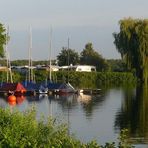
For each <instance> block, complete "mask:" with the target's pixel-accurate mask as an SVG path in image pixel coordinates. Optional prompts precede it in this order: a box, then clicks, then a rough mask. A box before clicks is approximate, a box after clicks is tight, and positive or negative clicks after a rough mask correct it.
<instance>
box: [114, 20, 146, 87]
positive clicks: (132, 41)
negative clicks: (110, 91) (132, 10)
mask: <svg viewBox="0 0 148 148" xmlns="http://www.w3.org/2000/svg"><path fill="white" fill-rule="evenodd" d="M119 24H120V32H119V33H114V34H113V36H114V38H115V40H114V44H115V45H116V48H117V50H118V51H119V52H120V53H121V56H122V58H123V59H124V60H125V61H126V64H127V67H128V68H129V69H130V70H131V69H135V71H136V75H137V77H138V78H140V79H141V81H142V82H144V83H145V84H148V20H147V19H144V20H141V19H132V18H128V19H123V20H120V22H119Z"/></svg>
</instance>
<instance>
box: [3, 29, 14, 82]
mask: <svg viewBox="0 0 148 148" xmlns="http://www.w3.org/2000/svg"><path fill="white" fill-rule="evenodd" d="M8 37H9V26H8V27H7V29H6V46H5V53H6V59H7V83H8V81H9V72H10V82H11V83H13V80H12V71H11V63H10V55H9V53H8Z"/></svg>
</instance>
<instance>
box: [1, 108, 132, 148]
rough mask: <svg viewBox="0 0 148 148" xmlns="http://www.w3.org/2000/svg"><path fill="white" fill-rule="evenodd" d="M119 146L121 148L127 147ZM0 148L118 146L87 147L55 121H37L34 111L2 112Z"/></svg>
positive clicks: (112, 147)
mask: <svg viewBox="0 0 148 148" xmlns="http://www.w3.org/2000/svg"><path fill="white" fill-rule="evenodd" d="M121 140H122V141H123V142H121V141H120V142H119V145H118V147H122V145H124V146H128V147H130V145H128V143H126V145H125V141H126V140H125V138H124V140H123V139H121ZM0 147H2V148H13V147H15V148H20V147H22V148H24V147H26V148H32V147H33V148H41V147H44V148H47V147H48V148H50V147H51V148H81V147H82V148H103V147H104V148H114V147H115V143H106V144H105V146H100V145H99V144H98V143H97V142H96V141H91V142H89V143H87V144H84V143H82V142H81V141H79V140H77V139H76V138H75V137H71V136H69V135H68V132H67V127H66V125H65V124H60V123H58V121H57V120H56V119H54V120H53V119H51V118H48V120H46V122H45V120H44V119H40V120H36V112H35V109H30V110H28V111H26V112H24V113H22V112H19V111H13V113H12V112H11V110H9V109H1V108H0Z"/></svg>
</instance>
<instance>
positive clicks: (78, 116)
mask: <svg viewBox="0 0 148 148" xmlns="http://www.w3.org/2000/svg"><path fill="white" fill-rule="evenodd" d="M34 105H35V106H36V109H37V117H38V118H39V117H40V116H42V115H44V116H45V117H47V116H53V117H57V118H60V119H61V120H63V121H64V122H66V123H68V125H69V131H70V133H71V134H72V133H74V134H75V135H76V137H77V138H80V139H81V140H82V141H83V142H88V141H90V140H92V139H96V140H97V141H98V142H99V143H100V144H104V143H105V142H107V141H108V142H109V141H110V142H111V141H116V139H117V137H118V134H119V132H120V130H121V129H123V128H127V129H128V130H129V136H130V141H131V142H132V143H133V144H134V145H136V147H148V90H147V89H146V88H142V87H139V88H110V89H106V90H101V91H100V94H99V95H84V94H80V95H69V96H46V95H44V96H43V95H41V96H35V97H20V98H17V104H16V105H11V104H9V103H8V102H7V98H4V97H2V96H1V97H0V107H2V108H6V107H9V108H11V109H12V110H13V109H14V108H17V109H19V110H20V111H25V110H26V109H27V108H28V107H31V106H34Z"/></svg>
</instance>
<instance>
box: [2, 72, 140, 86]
mask: <svg viewBox="0 0 148 148" xmlns="http://www.w3.org/2000/svg"><path fill="white" fill-rule="evenodd" d="M6 75H7V74H6V72H0V81H1V82H6ZM26 75H27V74H26V73H23V74H22V73H19V72H15V71H14V72H13V73H12V78H13V81H14V82H22V81H25V80H26ZM34 75H35V82H45V81H47V79H48V78H49V72H48V71H45V70H35V71H34ZM52 80H53V82H62V83H63V82H68V81H69V82H70V83H71V84H72V85H73V86H74V87H75V88H100V87H101V88H102V87H104V86H123V85H135V84H136V82H137V79H136V77H134V75H133V73H130V72H91V73H89V72H74V71H69V72H67V71H58V72H52Z"/></svg>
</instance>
